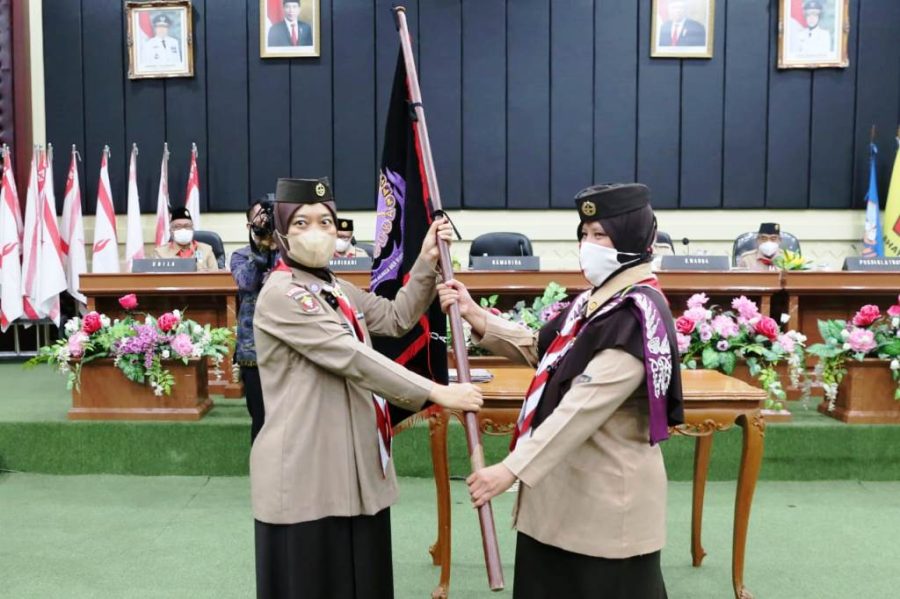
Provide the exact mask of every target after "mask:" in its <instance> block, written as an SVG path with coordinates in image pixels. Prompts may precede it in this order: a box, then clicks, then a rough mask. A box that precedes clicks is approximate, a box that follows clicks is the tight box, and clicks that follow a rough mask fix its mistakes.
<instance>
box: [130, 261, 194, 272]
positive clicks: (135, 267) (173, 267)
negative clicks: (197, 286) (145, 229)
mask: <svg viewBox="0 0 900 599" xmlns="http://www.w3.org/2000/svg"><path fill="white" fill-rule="evenodd" d="M131 272H138V273H146V272H197V261H196V260H195V259H193V258H136V259H135V260H134V261H133V262H132V263H131Z"/></svg>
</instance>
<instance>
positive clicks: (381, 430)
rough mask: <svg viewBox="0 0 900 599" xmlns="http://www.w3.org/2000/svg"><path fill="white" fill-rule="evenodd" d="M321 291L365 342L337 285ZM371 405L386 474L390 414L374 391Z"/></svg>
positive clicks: (324, 286)
mask: <svg viewBox="0 0 900 599" xmlns="http://www.w3.org/2000/svg"><path fill="white" fill-rule="evenodd" d="M322 291H323V292H324V293H327V294H328V295H330V296H331V297H333V298H334V300H335V301H336V302H337V305H338V310H339V311H340V313H341V315H342V316H343V317H344V319H345V320H346V321H347V323H348V324H349V325H350V328H351V329H353V333H354V334H355V335H356V338H357V339H358V340H359V341H360V342H361V343H365V342H366V337H365V333H364V332H363V329H362V325H361V324H360V323H359V320H358V319H357V318H356V311H355V310H354V309H353V306H351V305H350V300H348V299H347V296H346V295H344V292H343V291H342V290H341V288H340V287H339V286H337V285H323V286H322ZM372 407H373V408H375V428H376V429H377V430H378V455H379V457H380V459H381V471H382V474H385V475H386V474H387V469H388V462H390V459H391V437H392V435H393V433H392V430H391V414H390V411H389V410H388V405H387V401H385V399H384V398H383V397H381V396H379V395H377V394H375V393H373V394H372Z"/></svg>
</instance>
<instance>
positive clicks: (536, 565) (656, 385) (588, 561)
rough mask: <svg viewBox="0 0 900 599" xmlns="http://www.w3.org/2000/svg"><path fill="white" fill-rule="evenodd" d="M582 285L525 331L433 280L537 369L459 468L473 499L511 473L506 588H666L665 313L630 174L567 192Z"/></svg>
mask: <svg viewBox="0 0 900 599" xmlns="http://www.w3.org/2000/svg"><path fill="white" fill-rule="evenodd" d="M575 201H576V204H577V206H578V213H579V216H580V217H581V222H580V223H579V225H578V239H579V243H580V246H579V251H580V259H581V268H582V272H583V273H584V276H585V278H586V279H587V280H588V281H589V282H590V283H591V285H593V288H592V289H590V290H588V291H586V292H584V293H582V294H581V295H579V296H578V297H577V298H575V300H574V301H573V302H572V303H571V305H570V306H569V307H568V308H567V309H566V310H564V311H563V312H562V313H561V314H560V315H559V316H558V317H556V318H555V319H554V320H552V321H550V322H549V323H547V325H545V326H544V328H543V329H542V330H541V331H540V333H538V334H537V335H533V334H532V333H531V332H530V330H529V329H526V328H524V327H521V326H519V325H517V324H515V323H511V322H509V321H506V320H503V319H502V318H500V317H498V316H495V315H492V314H490V313H489V312H488V311H486V310H484V309H483V308H481V307H480V306H478V304H477V303H475V301H473V299H472V297H471V296H470V295H469V293H468V291H467V290H466V288H465V287H464V286H463V285H462V284H461V283H459V282H458V281H449V282H447V283H445V284H442V285H439V286H438V293H439V296H440V301H441V307H442V308H443V309H445V310H449V308H450V306H451V305H453V304H457V305H458V306H459V310H460V312H461V313H462V315H463V317H464V318H465V319H466V320H467V321H468V322H469V324H471V325H472V331H473V335H474V336H475V337H476V340H477V341H478V342H479V343H480V345H481V346H482V347H485V348H487V349H489V350H491V351H492V352H494V353H496V354H500V355H503V356H506V357H508V358H510V359H512V360H515V361H518V362H522V363H527V364H529V365H532V366H536V367H537V372H536V374H535V377H534V380H533V381H532V383H531V385H530V386H529V389H528V394H527V397H526V399H525V403H524V405H523V407H522V412H521V414H520V416H519V421H518V423H517V426H516V429H515V432H514V437H513V444H512V451H511V453H510V455H509V456H508V457H507V458H506V459H505V460H504V461H503V462H502V463H500V464H496V465H494V466H490V467H487V468H483V469H481V470H479V471H477V472H475V473H473V474H472V475H471V476H470V477H469V479H468V481H467V482H468V484H469V492H470V494H471V495H472V501H473V502H474V504H475V505H476V506H480V505H483V504H484V503H485V502H487V501H490V499H491V498H493V497H494V496H496V495H497V494H499V493H502V492H503V491H505V490H506V489H508V488H509V487H510V486H511V485H512V484H513V482H515V480H516V479H518V480H519V481H520V483H521V484H520V486H519V496H518V503H517V507H516V515H515V519H516V528H517V529H518V531H519V532H518V542H517V548H516V567H515V583H514V587H513V588H514V591H513V596H514V597H515V598H516V599H531V598H534V599H546V598H549V597H566V598H567V599H578V598H588V597H598V596H602V597H604V598H606V599H662V598H664V597H666V590H665V584H664V582H663V577H662V571H661V569H660V551H661V549H662V547H663V545H664V543H665V530H666V528H665V526H666V482H667V481H666V472H665V467H664V465H663V459H662V453H661V452H660V448H659V445H658V444H659V442H660V441H663V440H665V439H666V438H668V427H669V426H671V425H675V424H679V423H681V422H682V420H683V414H682V395H681V377H680V374H679V373H680V371H679V367H678V358H677V356H678V348H677V346H676V332H675V327H674V322H673V320H672V314H671V312H670V311H669V307H668V303H667V301H666V299H665V296H663V294H662V292H661V291H660V289H659V285H658V284H657V281H656V278H655V277H654V276H653V274H652V272H651V268H650V261H651V259H652V257H653V250H652V247H653V242H654V239H655V237H656V217H655V216H654V214H653V209H652V208H651V207H650V192H649V190H648V189H647V187H645V186H644V185H640V184H611V185H597V186H594V187H589V188H587V189H585V190H583V191H581V192H580V193H579V194H578V195H577V196H576V198H575Z"/></svg>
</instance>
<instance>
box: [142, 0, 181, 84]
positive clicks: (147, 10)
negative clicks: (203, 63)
mask: <svg viewBox="0 0 900 599" xmlns="http://www.w3.org/2000/svg"><path fill="white" fill-rule="evenodd" d="M193 14H194V13H193V7H192V6H191V0H153V1H150V2H137V1H135V0H129V1H128V2H126V3H125V21H126V26H127V32H128V36H127V40H126V43H127V44H128V78H129V79H164V78H169V77H193V76H194V31H193Z"/></svg>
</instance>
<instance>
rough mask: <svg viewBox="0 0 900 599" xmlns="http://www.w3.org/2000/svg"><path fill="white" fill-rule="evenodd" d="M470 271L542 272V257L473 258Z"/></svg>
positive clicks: (470, 262)
mask: <svg viewBox="0 0 900 599" xmlns="http://www.w3.org/2000/svg"><path fill="white" fill-rule="evenodd" d="M469 269H470V270H540V269H541V257H540V256H472V257H471V258H470V259H469Z"/></svg>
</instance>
